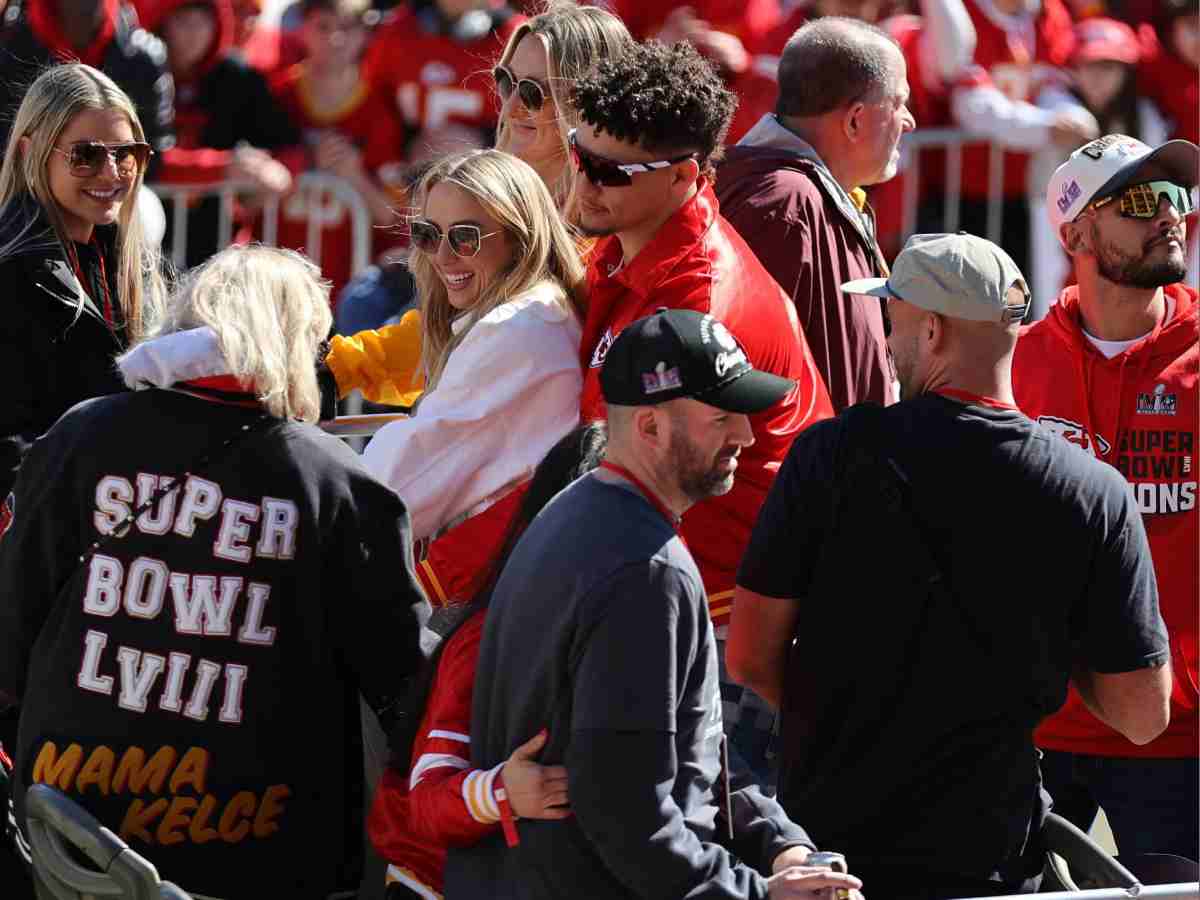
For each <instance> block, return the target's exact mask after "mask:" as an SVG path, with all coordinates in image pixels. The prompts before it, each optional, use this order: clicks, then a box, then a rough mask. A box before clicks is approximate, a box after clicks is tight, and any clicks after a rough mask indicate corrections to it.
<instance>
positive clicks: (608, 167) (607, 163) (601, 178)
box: [567, 128, 696, 187]
mask: <svg viewBox="0 0 1200 900" xmlns="http://www.w3.org/2000/svg"><path fill="white" fill-rule="evenodd" d="M567 142H568V143H569V144H570V145H571V156H572V157H574V159H575V168H576V169H577V170H578V171H580V172H582V173H583V174H584V176H586V178H587V180H588V181H590V182H591V183H592V184H594V185H597V186H599V187H629V186H630V185H631V184H633V176H634V175H640V174H641V173H642V172H654V171H656V170H658V169H665V168H667V167H668V166H673V165H675V164H676V163H681V162H683V161H684V160H685V159H694V158H695V156H696V154H695V153H685V154H684V155H683V156H676V157H675V158H674V159H660V160H655V161H654V162H638V163H617V162H613V161H612V160H610V159H605V158H604V157H602V156H596V155H595V154H593V153H588V151H586V150H584V149H583V148H582V147H580V146H579V141H578V140H577V139H576V136H575V129H574V128H572V129H571V130H570V132H568V133H567Z"/></svg>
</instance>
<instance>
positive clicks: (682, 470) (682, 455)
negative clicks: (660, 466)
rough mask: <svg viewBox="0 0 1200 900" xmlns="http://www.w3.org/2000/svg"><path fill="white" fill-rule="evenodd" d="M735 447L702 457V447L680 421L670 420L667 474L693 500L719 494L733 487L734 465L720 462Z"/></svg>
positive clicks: (697, 501)
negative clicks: (693, 439)
mask: <svg viewBox="0 0 1200 900" xmlns="http://www.w3.org/2000/svg"><path fill="white" fill-rule="evenodd" d="M737 451H738V448H737V447H726V448H722V449H721V451H720V452H719V453H717V454H716V456H715V457H711V458H705V455H704V453H703V451H701V449H700V448H699V447H697V446H696V445H695V443H693V442H692V440H691V439H690V438H689V437H688V436H687V432H686V431H685V430H684V428H683V426H682V424H681V423H679V422H676V421H672V423H671V446H670V448H669V449H668V452H667V460H666V466H667V470H668V471H667V472H666V473H665V474H667V476H668V478H669V479H670V480H674V481H675V482H676V483H677V484H678V485H679V489H680V491H682V492H683V494H684V496H686V497H687V498H688V499H689V500H691V501H692V502H693V503H699V502H700V501H701V500H707V499H708V498H709V497H720V496H721V495H722V494H728V493H729V492H730V491H731V490H733V477H734V474H735V472H736V469H735V470H733V471H730V470H728V469H725V468H721V467H720V464H721V463H723V462H725V461H726V460H728V459H729V458H730V457H731V456H734V455H736V454H737Z"/></svg>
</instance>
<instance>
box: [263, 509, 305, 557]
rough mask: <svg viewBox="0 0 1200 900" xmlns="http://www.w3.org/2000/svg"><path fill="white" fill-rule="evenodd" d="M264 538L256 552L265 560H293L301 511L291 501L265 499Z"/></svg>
mask: <svg viewBox="0 0 1200 900" xmlns="http://www.w3.org/2000/svg"><path fill="white" fill-rule="evenodd" d="M262 506H263V526H262V536H261V537H259V539H258V546H257V547H256V548H255V552H256V553H258V555H259V556H261V557H263V558H265V559H292V558H293V557H294V556H295V555H296V526H297V525H298V524H299V522H300V511H299V510H298V509H296V504H295V503H293V502H292V501H291V500H281V499H279V498H278V497H263V499H262Z"/></svg>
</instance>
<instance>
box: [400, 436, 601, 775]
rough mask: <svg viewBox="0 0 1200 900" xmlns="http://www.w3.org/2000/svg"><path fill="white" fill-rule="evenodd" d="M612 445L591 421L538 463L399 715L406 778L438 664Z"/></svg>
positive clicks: (403, 766)
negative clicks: (530, 535) (533, 530)
mask: <svg viewBox="0 0 1200 900" xmlns="http://www.w3.org/2000/svg"><path fill="white" fill-rule="evenodd" d="M607 446H608V429H607V428H606V427H605V425H604V423H603V422H591V423H589V424H587V425H580V426H578V427H576V428H575V429H574V430H573V431H571V432H570V433H569V434H567V435H566V436H565V437H564V438H562V439H561V440H560V441H559V442H558V443H557V444H555V445H554V446H553V447H551V448H550V449H549V450H548V451H547V452H546V455H545V456H544V457H543V458H542V461H541V462H540V463H538V466H537V468H536V469H535V470H534V472H533V478H531V479H530V481H529V488H528V490H526V492H525V497H524V498H523V499H522V500H521V505H520V506H519V507H518V508H517V512H516V514H515V515H514V516H513V518H512V521H511V522H509V524H508V530H507V531H506V532H505V535H504V540H503V541H502V542H501V543H500V549H499V550H498V551H497V552H496V555H495V556H494V557H493V558H492V561H491V563H490V564H489V565H488V567H487V570H486V572H485V574H484V576H483V578H482V579H481V580H480V581H479V582H478V584H479V589H478V591H477V592H476V595H475V597H474V598H473V599H472V600H471V601H470V602H469V603H464V604H461V605H460V606H459V607H458V608H457V609H456V610H455V611H454V612H455V613H456V615H455V618H454V624H453V625H452V626H451V627H449V628H448V629H447V630H446V631H445V633H444V634H443V635H442V638H441V640H440V641H439V643H438V646H437V649H435V650H434V651H433V653H432V654H431V655H430V657H429V659H428V660H426V661H425V665H424V666H423V667H422V668H421V671H420V672H419V673H418V674H417V675H416V676H415V678H414V679H413V681H412V685H411V688H410V691H409V695H408V696H409V701H408V703H407V704H406V708H405V710H403V712H402V714H401V715H400V716H399V720H398V722H397V724H396V725H395V727H393V728H392V729H391V734H390V736H389V740H388V745H389V746H390V748H391V759H390V761H389V763H388V764H389V765H390V766H391V767H392V768H393V769H395V770H397V771H399V772H401V773H402V774H403V773H407V772H408V770H409V767H410V766H411V765H412V748H413V743H414V742H415V741H416V738H417V729H418V728H420V725H421V719H422V718H424V715H425V707H426V706H427V705H428V703H429V692H430V691H431V690H432V689H433V682H434V679H435V677H436V676H437V670H438V665H439V664H440V663H441V659H442V651H443V650H444V649H445V648H446V645H447V644H449V643H450V639H451V638H452V637H454V634H455V633H456V632H457V631H458V629H459V628H461V627H462V626H463V624H464V623H465V622H466V621H467V620H468V619H470V618H471V616H472V615H473V614H474V613H475V612H477V611H478V610H481V609H484V608H485V607H486V606H487V604H488V601H489V600H490V599H491V596H492V591H493V589H494V588H495V587H496V582H497V581H499V580H500V573H501V572H503V571H504V565H505V563H507V562H508V558H509V557H510V556H511V555H512V552H513V549H514V548H515V547H516V546H517V542H518V541H519V540H520V539H521V535H522V534H524V533H525V529H526V528H528V527H529V523H530V522H532V521H533V520H534V518H535V517H536V516H537V514H538V513H539V512H541V511H542V508H543V507H544V506H545V505H546V504H547V503H549V502H550V501H551V500H552V499H553V498H554V496H555V495H556V494H558V493H559V492H560V491H561V490H563V488H565V487H566V486H567V485H569V484H570V483H571V482H573V481H575V479H577V478H579V477H581V476H583V475H586V474H587V473H588V472H590V471H592V469H594V468H596V467H597V466H598V465H600V460H601V459H603V458H604V450H605V448H606V447H607Z"/></svg>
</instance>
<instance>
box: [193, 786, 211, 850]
mask: <svg viewBox="0 0 1200 900" xmlns="http://www.w3.org/2000/svg"><path fill="white" fill-rule="evenodd" d="M216 808H217V798H216V797H214V796H213V795H212V794H205V795H204V799H203V800H201V801H200V809H198V810H197V811H196V814H195V815H194V816H192V824H191V825H189V826H188V836H189V837H190V838H191V839H192V843H193V844H207V843H208V842H209V841H211V840H213V839H215V838H216V837H217V829H215V828H209V827H208V820H209V818H210V817H211V816H212V814H213V810H214V809H216Z"/></svg>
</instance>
